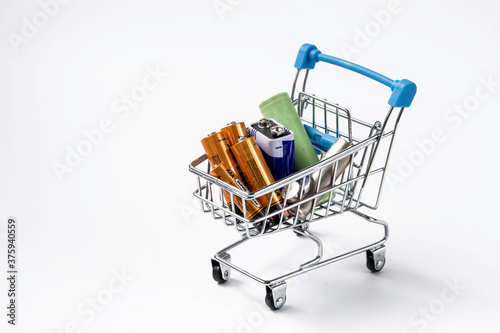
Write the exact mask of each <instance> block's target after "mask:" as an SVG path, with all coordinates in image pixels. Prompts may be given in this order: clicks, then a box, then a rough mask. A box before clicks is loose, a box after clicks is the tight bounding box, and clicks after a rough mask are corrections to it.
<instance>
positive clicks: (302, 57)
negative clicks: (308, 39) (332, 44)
mask: <svg viewBox="0 0 500 333" xmlns="http://www.w3.org/2000/svg"><path fill="white" fill-rule="evenodd" d="M319 61H323V62H326V63H329V64H332V65H336V66H339V67H343V68H346V69H349V70H351V71H353V72H356V73H359V74H362V75H364V76H366V77H369V78H370V79H373V80H375V81H377V82H380V83H382V84H383V85H385V86H387V87H389V88H391V91H392V94H391V97H390V98H389V105H391V106H393V107H409V106H410V105H411V102H412V101H413V97H415V94H416V93H417V86H416V84H415V83H413V82H411V81H410V80H406V79H403V80H391V79H389V78H388V77H387V76H384V75H382V74H379V73H377V72H374V71H372V70H371V69H368V68H366V67H363V66H360V65H356V64H355V63H352V62H350V61H347V60H343V59H339V58H336V57H332V56H329V55H326V54H323V53H321V52H320V51H319V50H318V48H317V47H316V46H314V45H311V44H304V45H302V46H301V47H300V49H299V54H298V55H297V59H296V60H295V68H297V69H314V66H315V65H316V63H317V62H319Z"/></svg>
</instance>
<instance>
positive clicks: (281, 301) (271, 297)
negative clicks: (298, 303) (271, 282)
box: [265, 283, 286, 310]
mask: <svg viewBox="0 0 500 333" xmlns="http://www.w3.org/2000/svg"><path fill="white" fill-rule="evenodd" d="M273 291H274V294H273ZM285 293H286V284H284V283H283V284H282V285H281V286H279V287H278V288H274V289H273V288H271V287H269V286H266V298H265V301H266V305H267V306H268V307H269V308H270V309H271V310H279V309H281V308H282V307H283V305H285V302H286V295H285Z"/></svg>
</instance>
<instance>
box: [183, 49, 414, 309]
mask: <svg viewBox="0 0 500 333" xmlns="http://www.w3.org/2000/svg"><path fill="white" fill-rule="evenodd" d="M320 61H322V62H326V63H329V64H332V65H337V66H339V67H343V68H346V69H349V70H351V71H354V72H357V73H359V74H362V75H364V76H366V77H368V78H371V79H373V80H375V81H377V82H380V83H382V84H383V85H385V86H388V87H390V88H391V91H392V94H391V96H390V98H389V102H388V103H389V105H390V108H389V111H388V113H387V116H386V117H385V119H384V120H383V121H381V122H380V121H376V122H374V123H370V122H366V121H363V120H360V119H356V118H354V117H351V113H350V112H349V111H348V110H347V109H346V108H344V107H341V106H340V105H338V104H335V103H331V102H329V101H327V100H325V99H321V98H319V97H317V96H315V95H314V94H310V93H308V92H306V83H307V77H308V74H309V71H310V70H311V69H314V67H315V64H316V63H317V62H320ZM295 68H297V69H298V71H297V75H296V77H295V80H294V83H293V88H292V94H291V98H292V101H293V103H294V105H295V106H296V110H297V113H298V115H299V117H300V118H301V120H302V122H303V124H305V125H309V126H311V127H313V128H316V129H318V130H320V131H322V132H324V133H327V134H330V135H333V136H336V137H342V138H343V139H345V140H348V141H349V143H351V145H350V147H349V148H347V149H345V150H343V151H341V152H340V153H338V154H336V155H334V156H330V157H329V158H327V159H324V160H321V161H319V162H318V163H316V164H314V165H312V166H310V167H308V168H306V169H303V170H300V171H298V172H295V173H293V174H291V175H290V176H288V177H286V178H283V179H281V180H279V181H276V182H275V183H273V184H271V185H269V186H266V187H264V188H262V189H260V190H258V191H254V192H245V191H242V190H241V189H238V188H236V187H233V186H231V185H229V184H227V183H224V182H222V181H220V180H219V179H217V178H215V177H213V176H211V175H210V174H209V173H210V170H211V166H210V163H209V162H208V160H207V157H206V155H203V156H201V157H199V158H198V159H196V160H195V161H193V162H192V163H191V165H190V166H189V170H190V171H191V172H192V173H194V174H195V175H196V176H197V177H196V178H197V185H198V188H197V189H196V191H195V192H194V196H195V197H197V198H198V199H199V200H200V201H201V205H202V209H203V211H204V212H207V213H210V214H211V215H212V218H214V219H216V220H221V221H222V222H223V223H224V224H225V225H226V226H229V227H233V228H235V230H236V231H237V232H238V233H240V234H241V239H240V240H239V241H237V242H235V243H234V244H231V245H229V246H227V247H226V248H224V249H222V250H220V251H219V252H217V253H216V254H215V256H214V257H213V259H212V269H213V270H212V275H213V278H214V280H215V281H217V282H219V283H224V282H226V281H228V279H229V277H230V273H231V269H234V270H236V271H238V272H240V273H242V274H244V275H246V276H248V277H250V278H252V279H254V280H255V281H257V282H260V283H262V284H264V285H265V287H266V296H265V302H266V304H267V305H268V306H269V307H270V308H271V309H273V310H276V309H280V308H281V307H282V306H283V305H284V303H285V301H286V282H285V280H287V279H290V278H292V277H295V276H298V275H300V274H303V273H306V272H308V271H311V270H313V269H316V268H320V267H323V266H325V265H328V264H331V263H334V262H336V261H339V260H341V259H345V258H348V257H351V256H354V255H357V254H361V253H366V265H367V267H368V269H369V270H371V271H372V272H378V271H380V270H381V269H382V268H383V267H384V265H385V252H386V251H385V245H384V244H385V242H386V241H387V238H388V224H387V223H386V222H385V221H382V220H379V219H375V218H373V217H370V216H368V215H366V214H364V213H362V212H361V211H360V210H361V209H363V208H365V209H371V210H375V209H377V207H378V205H379V202H380V194H381V191H382V185H383V182H384V177H385V173H386V170H387V164H388V161H389V157H390V153H391V148H392V144H393V142H394V138H395V135H396V129H397V126H398V123H399V120H400V118H401V115H402V113H403V110H404V108H405V107H409V106H410V104H411V102H412V100H413V97H414V96H415V93H416V90H417V88H416V85H415V84H414V83H413V82H411V81H409V80H405V79H404V80H395V81H394V80H391V79H389V78H387V77H385V76H383V75H380V74H378V73H376V72H374V71H372V70H369V69H367V68H364V67H361V66H359V65H356V64H354V63H351V62H349V61H345V60H342V59H339V58H335V57H332V56H329V55H325V54H322V53H321V52H320V51H319V50H318V49H317V48H316V47H315V46H314V45H310V44H304V45H303V46H302V47H301V48H300V50H299V53H298V56H297V59H296V61H295ZM304 69H305V70H306V71H305V75H301V70H304ZM303 74H304V73H303ZM299 80H302V90H301V91H300V93H299V94H298V96H297V98H295V92H296V87H297V86H298V83H299ZM316 148H317V149H319V147H316ZM323 152H324V151H323ZM345 159H348V163H349V164H348V167H346V168H345V169H344V170H343V171H339V173H341V174H339V175H338V176H337V175H335V173H336V172H337V166H338V165H339V162H340V161H342V160H345ZM327 168H333V173H334V175H335V176H334V177H332V182H331V186H330V187H329V188H327V189H326V190H319V187H318V191H317V192H316V194H314V195H313V196H309V197H307V198H302V197H299V200H298V201H295V202H293V204H291V203H289V202H288V201H285V202H284V205H283V206H282V207H281V209H274V210H272V209H270V207H267V211H266V213H265V214H264V216H260V217H258V218H254V219H248V218H247V214H246V209H245V206H244V207H243V212H242V211H241V210H238V209H237V208H235V205H234V201H235V200H234V199H235V198H236V199H237V197H239V198H241V201H242V202H243V205H244V203H245V202H247V200H253V199H256V198H259V197H261V196H268V198H270V197H271V195H272V194H273V193H274V192H275V191H281V192H282V193H287V191H288V190H290V186H292V184H297V183H298V184H300V187H301V189H300V193H302V192H303V187H304V186H306V185H305V184H307V181H308V179H309V177H311V176H312V175H313V174H314V173H316V174H317V173H318V172H319V177H321V176H322V173H323V171H324V170H326V169H327ZM369 180H370V182H368V181H369ZM368 185H369V186H368ZM368 188H371V192H370V193H371V195H369V196H368V195H364V194H365V193H366V192H367V191H368ZM224 191H225V192H226V193H224ZM228 195H229V196H230V198H231V200H230V202H232V203H231V204H227V203H226V200H225V196H226V197H227V196H228ZM365 197H367V198H365ZM310 200H315V201H314V203H315V206H314V207H313V209H312V212H311V213H310V214H308V215H307V216H306V217H302V218H299V214H293V212H298V211H299V210H300V207H301V206H303V205H306V204H308V202H309V201H310ZM268 201H269V202H271V200H268ZM344 212H350V213H353V214H354V215H356V216H359V217H361V218H362V219H364V220H366V221H368V222H370V223H375V224H378V225H381V226H383V227H384V237H383V238H382V239H380V240H379V241H377V242H375V243H372V244H369V245H366V246H363V247H361V248H358V249H355V250H352V251H349V252H347V253H343V254H340V255H336V256H334V257H331V258H326V259H325V258H323V244H322V241H321V240H320V239H319V238H318V237H317V236H316V235H314V234H313V233H311V231H310V230H309V225H310V223H312V222H315V221H319V220H323V219H326V218H330V217H333V216H335V215H338V214H342V213H344ZM285 230H291V231H293V232H295V233H296V234H297V235H302V236H304V237H306V238H308V239H311V240H313V241H314V242H315V243H316V244H317V255H316V257H315V258H313V259H312V260H309V261H307V262H305V263H303V264H302V265H300V266H299V267H298V268H297V269H295V270H293V271H292V272H289V273H287V274H285V275H282V276H278V277H276V278H274V279H270V280H265V279H262V278H259V277H258V276H256V275H254V274H252V273H250V272H248V271H246V270H244V269H243V268H240V267H239V266H237V265H235V264H234V263H233V262H231V256H230V255H229V253H228V251H229V250H231V249H233V248H235V247H237V246H239V245H241V244H243V243H244V242H247V241H248V240H250V239H253V238H255V237H261V236H266V235H271V234H275V233H278V232H281V231H285Z"/></svg>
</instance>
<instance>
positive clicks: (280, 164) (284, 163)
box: [249, 118, 295, 180]
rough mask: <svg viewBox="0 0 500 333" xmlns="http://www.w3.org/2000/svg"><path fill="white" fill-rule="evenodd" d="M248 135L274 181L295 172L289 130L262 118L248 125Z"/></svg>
mask: <svg viewBox="0 0 500 333" xmlns="http://www.w3.org/2000/svg"><path fill="white" fill-rule="evenodd" d="M249 134H250V135H251V136H253V137H254V138H255V141H256V142H257V144H258V145H259V147H260V150H261V152H262V155H264V158H265V160H266V163H267V165H268V166H269V169H271V173H272V175H273V177H274V180H280V179H282V178H285V177H286V176H288V175H290V174H292V173H293V172H294V171H295V153H294V149H295V145H294V135H293V132H292V131H291V130H289V129H288V128H286V127H285V126H283V125H281V124H280V123H278V122H277V121H275V120H273V119H268V118H262V119H261V120H260V121H258V122H256V123H253V124H251V125H250V128H249Z"/></svg>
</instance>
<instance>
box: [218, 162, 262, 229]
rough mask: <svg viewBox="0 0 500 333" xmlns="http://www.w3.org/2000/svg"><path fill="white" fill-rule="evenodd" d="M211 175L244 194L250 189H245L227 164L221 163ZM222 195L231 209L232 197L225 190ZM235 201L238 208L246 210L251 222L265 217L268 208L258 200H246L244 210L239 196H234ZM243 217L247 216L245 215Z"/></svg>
mask: <svg viewBox="0 0 500 333" xmlns="http://www.w3.org/2000/svg"><path fill="white" fill-rule="evenodd" d="M210 175H212V176H214V177H216V178H217V179H220V180H222V181H223V182H225V183H227V184H229V185H232V186H234V187H236V188H239V189H240V190H242V191H244V192H248V189H247V188H246V187H245V185H244V184H243V182H242V181H241V180H240V179H238V177H237V176H236V175H235V174H234V172H233V170H231V168H229V167H228V166H227V164H226V163H225V162H221V163H220V164H219V165H217V166H216V167H215V168H214V169H213V170H212V171H211V172H210ZM222 194H223V195H224V199H225V200H226V203H227V204H228V205H229V207H231V206H232V204H231V195H230V194H229V193H228V192H227V191H225V190H222ZM233 200H234V204H235V205H236V207H237V208H239V209H240V210H241V211H242V212H244V211H245V209H246V216H247V218H248V219H249V220H250V219H252V218H254V217H261V216H264V213H263V210H264V209H265V208H266V207H265V206H262V205H260V204H259V203H258V202H257V201H256V200H245V209H244V208H243V200H242V199H241V198H240V197H239V196H237V195H233ZM242 215H243V216H245V215H244V214H242Z"/></svg>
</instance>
